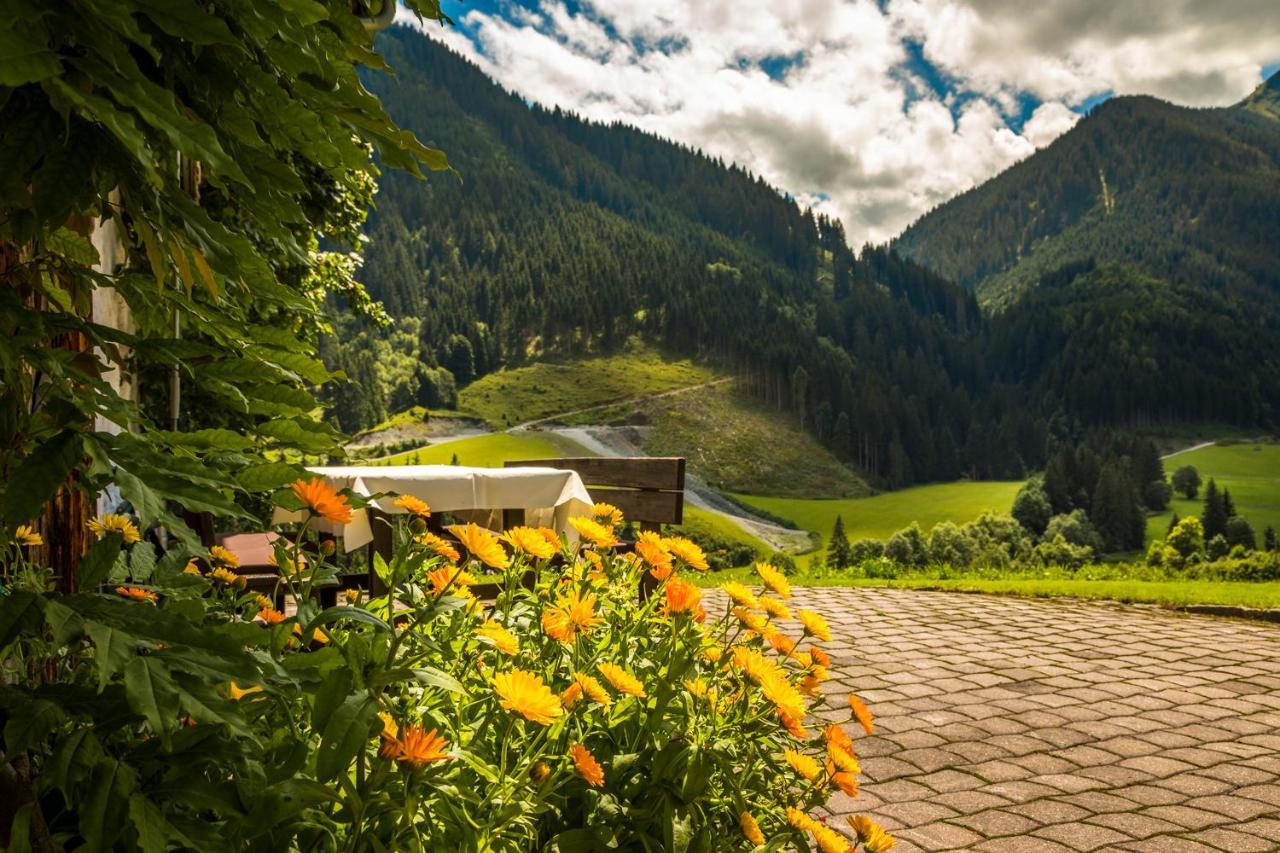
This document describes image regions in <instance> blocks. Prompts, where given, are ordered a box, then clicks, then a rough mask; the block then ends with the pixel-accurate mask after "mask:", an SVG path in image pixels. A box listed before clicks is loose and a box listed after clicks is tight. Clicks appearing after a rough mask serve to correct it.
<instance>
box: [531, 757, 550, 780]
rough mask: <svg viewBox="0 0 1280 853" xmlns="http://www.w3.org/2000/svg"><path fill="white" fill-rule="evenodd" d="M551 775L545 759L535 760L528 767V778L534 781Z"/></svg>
mask: <svg viewBox="0 0 1280 853" xmlns="http://www.w3.org/2000/svg"><path fill="white" fill-rule="evenodd" d="M550 775H551V767H550V765H548V764H547V762H545V761H535V762H534V764H533V766H532V767H530V768H529V778H530V779H532V780H533V781H534V782H541V781H542V780H544V779H546V778H547V777H548V776H550Z"/></svg>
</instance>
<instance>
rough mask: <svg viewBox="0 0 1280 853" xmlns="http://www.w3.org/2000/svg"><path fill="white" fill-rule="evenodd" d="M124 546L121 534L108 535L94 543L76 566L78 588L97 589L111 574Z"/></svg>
mask: <svg viewBox="0 0 1280 853" xmlns="http://www.w3.org/2000/svg"><path fill="white" fill-rule="evenodd" d="M123 544H124V537H123V536H121V535H120V534H119V533H108V534H107V535H106V536H104V537H102V538H101V539H99V540H98V541H97V542H95V543H93V545H92V546H91V547H90V548H89V550H88V551H86V552H85V553H84V556H83V557H81V558H80V563H79V565H77V566H76V586H77V587H79V588H80V589H83V590H91V589H96V588H97V587H98V585H99V584H100V583H102V582H103V581H104V580H106V578H107V575H109V574H110V573H111V567H112V566H114V565H115V563H116V557H118V556H119V555H120V548H121V546H122V545H123Z"/></svg>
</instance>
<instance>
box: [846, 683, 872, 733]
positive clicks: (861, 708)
mask: <svg viewBox="0 0 1280 853" xmlns="http://www.w3.org/2000/svg"><path fill="white" fill-rule="evenodd" d="M849 707H850V708H852V709H853V717H854V719H856V720H857V721H858V723H859V724H861V726H862V728H863V730H864V731H865V732H866V733H867V734H871V732H872V730H873V729H874V726H872V723H871V709H870V708H868V707H867V706H866V703H864V702H863V701H862V700H861V699H859V698H858V697H857V696H854V695H853V694H852V693H850V694H849Z"/></svg>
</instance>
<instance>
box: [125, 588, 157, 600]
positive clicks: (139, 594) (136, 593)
mask: <svg viewBox="0 0 1280 853" xmlns="http://www.w3.org/2000/svg"><path fill="white" fill-rule="evenodd" d="M116 595H123V596H124V597H125V598H132V599H133V600H134V601H157V600H159V598H160V596H158V595H156V594H155V593H154V592H152V591H151V590H149V589H139V588H138V587H136V586H118V587H116Z"/></svg>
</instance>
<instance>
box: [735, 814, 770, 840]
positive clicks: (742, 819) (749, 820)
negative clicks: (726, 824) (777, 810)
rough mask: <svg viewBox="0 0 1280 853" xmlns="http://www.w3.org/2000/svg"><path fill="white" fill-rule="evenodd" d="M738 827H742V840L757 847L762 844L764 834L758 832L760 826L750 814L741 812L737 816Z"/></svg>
mask: <svg viewBox="0 0 1280 853" xmlns="http://www.w3.org/2000/svg"><path fill="white" fill-rule="evenodd" d="M738 825H739V826H741V827H742V837H743V838H745V839H747V840H748V841H750V842H751V843H752V844H755V845H756V846H757V847H758V846H759V845H761V844H764V833H763V832H761V831H760V824H758V823H756V819H755V818H754V817H752V816H751V812H743V813H742V814H740V815H738Z"/></svg>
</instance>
